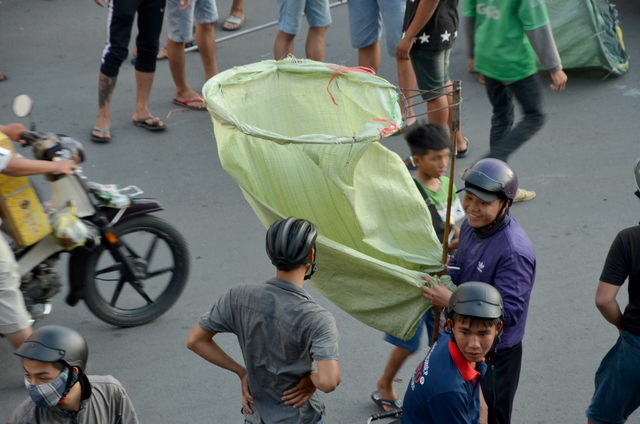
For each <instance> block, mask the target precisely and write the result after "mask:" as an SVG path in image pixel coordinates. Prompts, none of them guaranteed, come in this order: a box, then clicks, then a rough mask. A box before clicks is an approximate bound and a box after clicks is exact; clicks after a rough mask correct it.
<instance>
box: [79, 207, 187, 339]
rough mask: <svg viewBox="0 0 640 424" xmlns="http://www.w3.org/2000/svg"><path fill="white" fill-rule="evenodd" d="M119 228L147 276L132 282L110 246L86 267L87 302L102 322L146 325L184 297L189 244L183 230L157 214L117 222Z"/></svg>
mask: <svg viewBox="0 0 640 424" xmlns="http://www.w3.org/2000/svg"><path fill="white" fill-rule="evenodd" d="M113 232H114V233H115V235H116V236H117V237H118V239H119V240H120V241H121V242H122V243H123V244H124V246H125V247H124V249H122V250H123V251H125V252H126V254H127V256H128V257H129V259H130V260H131V262H132V263H133V264H134V267H135V268H136V269H137V270H138V272H139V273H140V274H142V275H143V277H142V278H139V279H138V280H137V281H134V282H132V281H127V278H126V277H125V273H124V272H123V269H124V268H123V266H124V265H123V264H122V263H119V262H116V261H115V260H114V258H113V257H112V255H111V254H110V252H109V250H108V249H106V247H105V246H104V245H102V246H99V247H98V248H97V249H96V250H94V251H93V252H92V254H91V256H90V257H89V260H88V263H87V267H86V279H85V281H86V286H85V302H86V303H87V306H88V307H89V309H90V310H91V312H93V313H94V314H95V315H96V316H97V317H98V318H100V319H101V320H102V321H104V322H106V323H109V324H112V325H115V326H118V327H134V326H137V325H142V324H146V323H148V322H150V321H153V320H154V319H156V318H158V317H159V316H160V315H162V314H164V313H165V312H166V311H167V310H169V308H171V307H172V306H173V304H174V303H175V302H176V301H177V300H178V297H180V294H181V293H182V290H183V289H184V287H185V285H186V284H187V278H188V276H189V249H188V248H187V244H186V242H185V240H184V239H183V238H182V236H181V235H180V233H179V232H178V230H176V229H175V228H174V227H172V226H171V225H169V224H168V223H167V222H165V221H163V220H162V219H160V218H156V217H154V216H142V217H138V218H133V219H131V220H130V221H125V222H123V223H121V224H117V225H116V226H115V227H114V229H113Z"/></svg>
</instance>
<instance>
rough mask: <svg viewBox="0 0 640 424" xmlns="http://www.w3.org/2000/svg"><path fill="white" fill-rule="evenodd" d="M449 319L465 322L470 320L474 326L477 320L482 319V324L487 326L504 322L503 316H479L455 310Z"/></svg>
mask: <svg viewBox="0 0 640 424" xmlns="http://www.w3.org/2000/svg"><path fill="white" fill-rule="evenodd" d="M449 319H450V320H451V322H453V323H455V322H456V321H460V322H461V323H463V324H464V323H466V322H467V320H468V321H469V326H473V324H475V323H476V322H477V321H480V322H481V323H482V324H484V327H485V328H491V327H497V326H498V324H500V323H501V322H502V318H479V317H472V316H469V315H462V314H459V313H457V312H453V311H452V312H449Z"/></svg>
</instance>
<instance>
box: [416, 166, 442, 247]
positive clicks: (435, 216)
mask: <svg viewBox="0 0 640 424" xmlns="http://www.w3.org/2000/svg"><path fill="white" fill-rule="evenodd" d="M413 182H414V183H416V187H418V191H420V194H421V195H422V198H423V199H424V201H425V202H426V203H427V207H428V208H429V213H430V214H431V222H432V223H433V229H434V230H436V235H437V236H438V240H440V243H444V227H445V222H444V221H443V220H442V218H440V214H439V213H438V210H437V209H436V206H435V205H434V204H433V203H432V202H431V199H429V195H428V194H427V192H426V191H424V189H423V188H422V184H420V182H419V181H418V180H416V179H415V178H414V179H413Z"/></svg>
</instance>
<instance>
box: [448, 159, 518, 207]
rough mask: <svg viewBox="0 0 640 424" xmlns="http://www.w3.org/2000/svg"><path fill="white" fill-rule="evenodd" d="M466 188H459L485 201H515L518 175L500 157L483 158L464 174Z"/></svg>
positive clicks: (463, 179)
mask: <svg viewBox="0 0 640 424" xmlns="http://www.w3.org/2000/svg"><path fill="white" fill-rule="evenodd" d="M462 181H464V188H462V189H460V190H458V191H457V192H458V193H460V192H461V191H468V192H470V193H473V194H475V195H476V196H478V197H479V198H480V199H482V200H484V201H485V202H493V201H495V200H498V199H508V200H510V201H511V202H513V199H514V198H515V197H516V193H517V192H518V176H517V175H516V173H515V172H514V171H513V169H511V167H510V166H509V165H507V164H506V163H505V162H503V161H501V160H499V159H491V158H487V159H482V160H479V161H478V162H476V163H475V164H474V165H473V166H472V167H470V168H467V169H466V170H465V171H464V174H462Z"/></svg>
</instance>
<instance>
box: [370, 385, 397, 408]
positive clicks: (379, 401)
mask: <svg viewBox="0 0 640 424" xmlns="http://www.w3.org/2000/svg"><path fill="white" fill-rule="evenodd" d="M371 400H372V401H373V402H374V403H375V404H376V405H378V406H379V407H380V409H382V410H383V411H386V409H384V407H385V406H389V407H391V408H394V409H400V408H402V401H401V400H400V399H396V400H387V399H382V398H380V392H379V391H377V390H375V391H374V392H373V393H371Z"/></svg>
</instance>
